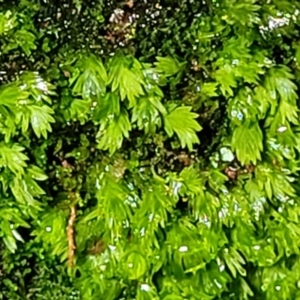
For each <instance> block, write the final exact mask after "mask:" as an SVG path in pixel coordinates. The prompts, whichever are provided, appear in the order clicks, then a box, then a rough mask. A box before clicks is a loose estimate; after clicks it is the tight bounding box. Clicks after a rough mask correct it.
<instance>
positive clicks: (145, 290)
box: [141, 283, 150, 292]
mask: <svg viewBox="0 0 300 300" xmlns="http://www.w3.org/2000/svg"><path fill="white" fill-rule="evenodd" d="M141 290H142V291H144V292H149V291H150V286H149V285H148V284H147V283H143V284H141Z"/></svg>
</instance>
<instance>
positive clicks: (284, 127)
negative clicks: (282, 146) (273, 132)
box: [277, 126, 287, 133]
mask: <svg viewBox="0 0 300 300" xmlns="http://www.w3.org/2000/svg"><path fill="white" fill-rule="evenodd" d="M286 130H287V127H286V126H280V127H279V128H278V129H277V131H278V132H280V133H281V132H284V131H286Z"/></svg>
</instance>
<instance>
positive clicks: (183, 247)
mask: <svg viewBox="0 0 300 300" xmlns="http://www.w3.org/2000/svg"><path fill="white" fill-rule="evenodd" d="M178 250H179V252H187V251H188V250H189V248H188V247H187V246H181V247H179V249H178Z"/></svg>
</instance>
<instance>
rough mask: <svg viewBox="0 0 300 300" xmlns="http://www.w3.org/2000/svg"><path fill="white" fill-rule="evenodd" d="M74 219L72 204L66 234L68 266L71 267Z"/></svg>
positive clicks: (72, 260) (73, 252) (73, 248)
mask: <svg viewBox="0 0 300 300" xmlns="http://www.w3.org/2000/svg"><path fill="white" fill-rule="evenodd" d="M75 219H76V208H75V206H72V207H71V209H70V218H69V222H68V228H67V234H68V243H69V255H68V257H69V266H70V267H71V268H72V267H73V266H74V256H75V249H76V246H75V237H74V233H75V231H74V224H75Z"/></svg>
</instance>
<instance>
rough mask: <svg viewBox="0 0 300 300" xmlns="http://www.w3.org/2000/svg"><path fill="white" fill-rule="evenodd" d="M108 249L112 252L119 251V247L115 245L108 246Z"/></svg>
mask: <svg viewBox="0 0 300 300" xmlns="http://www.w3.org/2000/svg"><path fill="white" fill-rule="evenodd" d="M108 248H109V249H110V251H115V250H116V249H117V247H116V246H113V245H108Z"/></svg>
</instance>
